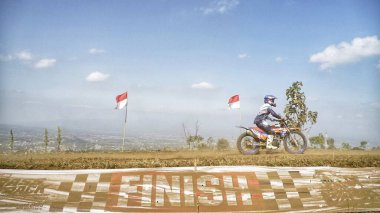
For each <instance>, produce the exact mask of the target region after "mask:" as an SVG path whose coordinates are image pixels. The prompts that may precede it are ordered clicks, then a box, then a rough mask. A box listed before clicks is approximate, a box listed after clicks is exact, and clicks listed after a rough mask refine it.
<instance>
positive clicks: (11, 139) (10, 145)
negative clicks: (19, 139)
mask: <svg viewBox="0 0 380 213" xmlns="http://www.w3.org/2000/svg"><path fill="white" fill-rule="evenodd" d="M9 134H10V135H9V148H10V149H11V151H12V152H13V146H14V143H15V140H14V137H13V130H12V129H11V131H10V132H9Z"/></svg>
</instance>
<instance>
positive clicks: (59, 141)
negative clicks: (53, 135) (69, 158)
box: [57, 127, 62, 151]
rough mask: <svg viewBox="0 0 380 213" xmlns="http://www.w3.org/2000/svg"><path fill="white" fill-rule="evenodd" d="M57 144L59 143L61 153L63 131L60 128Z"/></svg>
mask: <svg viewBox="0 0 380 213" xmlns="http://www.w3.org/2000/svg"><path fill="white" fill-rule="evenodd" d="M57 143H58V151H61V143H62V130H61V128H59V127H58V130H57Z"/></svg>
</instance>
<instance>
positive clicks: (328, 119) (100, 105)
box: [0, 0, 380, 146]
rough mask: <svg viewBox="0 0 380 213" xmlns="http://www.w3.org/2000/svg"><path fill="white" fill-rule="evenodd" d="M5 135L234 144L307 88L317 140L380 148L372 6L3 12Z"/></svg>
mask: <svg viewBox="0 0 380 213" xmlns="http://www.w3.org/2000/svg"><path fill="white" fill-rule="evenodd" d="M0 9H1V13H0V31H1V33H0V123H3V124H18V125H28V126H38V127H41V126H43V127H50V128H55V126H58V125H59V126H63V127H65V128H73V129H84V130H97V131H99V132H116V133H117V132H122V125H123V116H124V114H123V113H124V112H123V111H115V110H113V107H114V105H115V100H114V99H115V96H116V95H117V94H120V93H122V92H124V91H125V90H127V91H128V92H129V106H128V110H129V113H128V132H129V133H131V134H134V135H140V134H143V133H144V132H154V133H161V134H172V135H181V134H182V123H185V125H186V126H187V127H188V129H189V130H190V131H194V129H193V128H192V127H193V126H194V123H195V121H196V120H199V123H200V132H201V134H203V135H204V136H205V137H208V136H215V137H227V138H233V137H236V135H237V134H238V133H239V132H238V131H237V130H236V129H235V128H234V126H235V125H236V124H238V123H239V113H238V111H229V110H227V103H226V102H227V100H228V98H229V97H230V96H232V95H235V94H240V96H241V106H242V108H241V112H242V115H243V122H242V123H243V125H246V126H249V125H251V124H252V121H253V118H254V116H255V115H256V113H257V111H258V108H259V106H260V105H261V104H262V102H263V97H264V96H265V95H267V94H273V95H275V96H277V97H278V98H279V100H278V107H277V108H276V111H278V112H282V110H283V108H284V105H285V103H286V97H285V90H286V89H287V88H288V87H289V86H290V85H291V84H292V82H294V81H302V82H303V83H304V87H303V91H304V92H305V94H306V96H307V98H308V100H307V104H308V106H309V109H311V110H313V111H317V112H318V113H319V119H318V123H317V124H316V125H315V126H314V127H313V129H312V130H311V132H309V134H310V135H313V134H318V133H319V132H323V133H326V134H328V135H329V136H331V137H334V138H336V139H337V140H338V142H339V141H349V142H352V143H353V144H354V145H355V144H358V143H359V142H360V141H361V140H367V141H369V143H370V145H371V146H380V141H379V140H378V138H379V136H380V133H379V132H378V129H379V127H380V121H379V120H380V113H379V112H380V97H379V93H378V91H379V79H380V78H379V77H380V41H379V37H380V27H379V26H380V23H379V22H380V21H379V20H380V13H379V12H378V11H379V9H380V2H379V1H368V0H364V1H293V0H289V1H244V0H215V1H179V0H172V1H171V0H162V1H159V0H155V1H144V0H142V1H47V0H41V1H39V0H35V1H20V0H16V1H7V0H4V1H1V2H0Z"/></svg>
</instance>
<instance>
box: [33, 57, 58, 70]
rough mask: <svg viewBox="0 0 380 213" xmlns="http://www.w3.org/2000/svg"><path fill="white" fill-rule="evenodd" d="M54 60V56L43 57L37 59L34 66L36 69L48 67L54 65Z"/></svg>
mask: <svg viewBox="0 0 380 213" xmlns="http://www.w3.org/2000/svg"><path fill="white" fill-rule="evenodd" d="M56 62H57V60H56V59H54V58H44V59H41V60H39V61H38V62H37V63H36V64H35V65H34V67H35V68H37V69H43V68H48V67H52V66H54V65H55V63H56Z"/></svg>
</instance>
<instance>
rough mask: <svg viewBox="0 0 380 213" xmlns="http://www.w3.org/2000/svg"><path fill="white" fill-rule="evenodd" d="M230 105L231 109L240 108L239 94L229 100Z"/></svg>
mask: <svg viewBox="0 0 380 213" xmlns="http://www.w3.org/2000/svg"><path fill="white" fill-rule="evenodd" d="M228 106H229V107H230V109H240V99H239V95H234V96H232V97H231V98H230V99H229V100H228Z"/></svg>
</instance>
